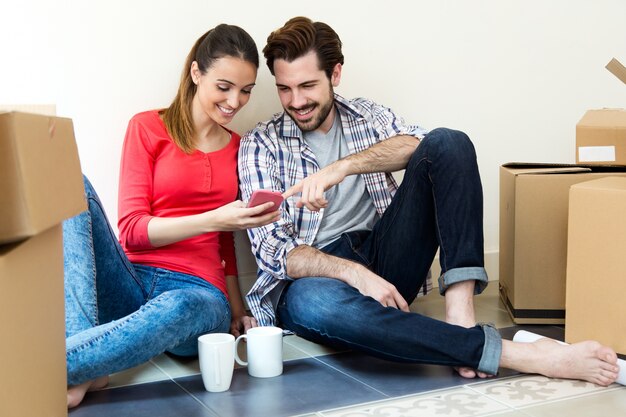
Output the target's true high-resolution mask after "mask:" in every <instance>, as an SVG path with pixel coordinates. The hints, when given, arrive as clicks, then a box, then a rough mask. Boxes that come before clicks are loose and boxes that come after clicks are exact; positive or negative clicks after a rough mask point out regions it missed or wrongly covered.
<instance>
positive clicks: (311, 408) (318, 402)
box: [70, 283, 626, 417]
mask: <svg viewBox="0 0 626 417" xmlns="http://www.w3.org/2000/svg"><path fill="white" fill-rule="evenodd" d="M494 284H496V285H494ZM412 309H413V310H414V311H418V312H420V313H423V314H428V315H430V316H433V317H436V318H443V317H444V304H443V299H442V297H440V296H439V295H438V294H436V293H433V294H431V295H429V296H427V297H425V298H421V299H419V300H418V301H417V302H415V303H414V304H413V305H412ZM476 314H477V320H478V321H486V322H493V323H495V324H496V326H497V327H498V328H499V329H500V332H501V333H502V335H503V337H505V338H507V339H511V338H512V337H513V334H514V333H515V331H517V330H519V329H520V328H525V329H527V330H530V331H533V332H536V333H541V334H544V335H546V336H550V337H554V338H558V339H562V338H563V329H562V328H560V327H559V326H523V327H520V326H514V324H513V323H512V322H511V320H510V318H509V316H508V314H507V312H506V311H505V310H504V306H503V305H502V303H501V301H500V300H499V297H498V294H497V283H492V285H490V286H489V287H488V289H487V291H486V292H485V293H484V294H482V295H480V296H479V297H477V298H476ZM283 347H284V352H283V353H284V359H285V363H284V372H283V375H281V376H280V377H276V378H268V379H260V378H253V377H250V376H248V374H247V372H246V369H245V368H240V367H237V368H236V369H235V374H234V376H233V382H232V384H231V387H230V390H229V391H227V392H224V393H209V392H206V391H205V390H204V387H203V385H202V381H201V378H200V375H199V368H198V361H197V360H196V359H194V360H190V359H186V360H181V359H180V358H172V357H170V356H167V355H161V356H159V357H157V358H154V359H153V360H152V361H150V362H149V363H147V364H145V365H142V366H139V367H137V368H134V369H131V370H128V371H126V372H122V373H119V374H115V375H113V376H112V377H111V383H110V384H109V387H108V388H107V389H104V390H101V391H97V392H92V393H89V394H88V395H87V397H86V398H85V401H84V402H83V404H82V405H81V406H79V407H78V408H76V409H74V410H72V411H71V412H70V417H82V416H89V417H101V416H102V417H103V416H115V417H125V416H129V417H130V416H132V417H142V416H146V417H169V416H189V417H195V416H203V417H204V416H210V417H217V416H220V417H230V416H233V417H247V416H251V417H264V416H267V417H280V416H301V417H309V416H318V417H327V416H333V417H339V416H342V417H357V416H371V417H374V416H378V417H401V416H402V417H409V416H420V417H427V416H508V417H548V416H567V417H579V416H580V417H583V416H584V417H593V416H602V417H604V416H626V387H623V386H621V385H612V386H610V387H607V388H603V387H598V386H595V385H593V384H588V383H582V382H573V381H565V380H553V379H548V378H544V377H541V376H536V375H520V374H517V373H515V372H512V371H503V372H501V374H500V375H498V377H496V378H491V379H489V380H467V379H463V378H461V377H459V376H458V375H456V374H455V373H454V372H453V371H452V370H451V369H449V368H447V367H440V366H427V365H410V364H398V363H391V362H386V361H382V360H378V359H375V358H372V357H369V356H366V355H363V354H360V353H356V352H337V351H334V350H331V349H329V348H326V347H324V346H320V345H317V344H314V343H311V342H308V341H306V340H304V339H301V338H299V337H297V336H293V335H292V336H286V337H285V338H284V344H283ZM241 353H242V354H243V352H241Z"/></svg>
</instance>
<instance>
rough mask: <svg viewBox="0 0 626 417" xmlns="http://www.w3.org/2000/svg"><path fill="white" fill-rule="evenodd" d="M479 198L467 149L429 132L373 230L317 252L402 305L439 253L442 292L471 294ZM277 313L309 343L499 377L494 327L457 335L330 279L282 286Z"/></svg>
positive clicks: (480, 258)
mask: <svg viewBox="0 0 626 417" xmlns="http://www.w3.org/2000/svg"><path fill="white" fill-rule="evenodd" d="M482 198H483V197H482V185H481V182H480V176H479V173H478V166H477V163H476V153H475V150H474V146H473V145H472V143H471V141H470V140H469V138H468V137H467V136H466V135H465V134H464V133H462V132H458V131H453V130H449V129H436V130H433V131H432V132H430V133H429V134H428V135H426V137H425V138H424V139H423V140H422V142H421V143H420V145H419V146H418V147H417V150H416V151H415V153H414V154H413V156H412V157H411V159H410V161H409V163H408V165H407V169H406V172H405V175H404V179H403V181H402V184H401V186H400V187H399V189H398V191H397V193H396V195H395V196H394V198H393V200H392V202H391V204H390V206H389V208H388V209H387V210H386V211H385V213H384V215H383V216H382V217H381V219H380V220H379V221H378V222H377V224H376V225H375V226H374V229H373V230H372V231H371V232H369V231H363V232H351V233H348V234H343V235H342V236H341V237H340V238H339V239H338V240H336V241H334V242H332V243H331V244H329V245H328V246H326V247H324V248H322V251H324V252H326V253H328V254H331V255H334V256H338V257H342V258H346V259H351V260H353V261H355V262H359V263H361V264H363V265H365V266H367V267H368V268H369V269H370V270H372V271H373V272H375V273H376V274H378V275H379V276H381V277H383V278H385V279H386V280H387V281H389V282H391V283H392V284H393V285H395V287H396V288H397V290H398V291H399V292H400V294H401V295H402V296H403V297H404V299H405V300H406V301H407V302H408V303H411V302H412V301H413V300H414V299H415V297H416V296H417V293H418V290H419V289H420V288H421V287H422V285H423V283H424V280H425V279H426V276H427V274H428V270H429V268H430V266H431V264H432V261H433V259H434V256H435V254H436V251H437V248H439V249H440V262H441V270H442V275H441V276H440V277H439V288H440V291H441V293H442V294H443V293H445V290H446V289H447V288H448V287H449V286H450V285H452V284H455V283H458V282H462V281H466V280H475V282H476V286H475V288H476V291H475V292H476V293H480V292H482V290H483V289H484V288H485V286H486V285H487V274H486V272H485V269H484V253H483V250H484V249H483V208H482ZM277 313H278V318H279V320H280V322H281V323H282V325H283V326H284V327H286V328H288V329H290V330H292V331H294V332H295V333H297V334H299V335H301V336H303V337H305V338H307V339H311V340H313V341H316V342H320V343H325V344H329V345H333V346H337V347H342V348H346V347H347V348H350V349H356V350H360V351H364V352H367V353H369V354H371V355H374V356H378V357H381V358H385V359H389V360H394V361H403V362H419V363H428V364H439V365H450V366H469V367H472V368H474V369H478V370H480V371H483V372H486V373H489V374H496V373H497V371H498V364H499V360H500V354H501V349H502V346H501V343H502V342H501V339H500V335H499V334H498V332H497V330H495V329H494V328H492V327H490V326H487V325H477V326H475V327H473V328H470V329H466V328H463V327H460V326H455V325H451V324H447V323H445V322H442V321H438V320H435V319H432V318H429V317H426V316H423V315H420V314H416V313H405V312H402V311H400V310H398V309H395V308H392V307H383V306H382V305H381V304H380V303H379V302H378V301H376V300H374V299H373V298H371V297H367V296H363V295H362V294H361V293H359V291H358V290H357V289H355V288H353V287H351V286H349V285H348V284H345V283H343V282H342V281H339V280H336V279H328V278H324V277H308V278H304V279H303V278H300V279H297V280H295V281H293V282H291V283H290V284H289V285H288V286H287V288H286V289H285V291H284V292H283V295H282V297H281V300H280V302H279V305H278V311H277Z"/></svg>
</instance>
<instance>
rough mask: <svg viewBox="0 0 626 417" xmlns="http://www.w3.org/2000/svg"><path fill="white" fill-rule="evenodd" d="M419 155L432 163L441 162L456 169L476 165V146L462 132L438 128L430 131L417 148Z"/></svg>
mask: <svg viewBox="0 0 626 417" xmlns="http://www.w3.org/2000/svg"><path fill="white" fill-rule="evenodd" d="M420 148H421V149H420ZM417 153H420V154H421V155H422V157H425V158H426V159H427V160H429V161H430V162H433V163H437V162H441V163H445V164H450V166H454V167H459V166H462V165H464V164H466V163H470V164H472V165H473V164H475V163H476V151H475V149H474V145H473V143H472V141H471V140H470V138H469V137H468V136H467V135H466V134H465V133H464V132H461V131H460V130H453V129H448V128H437V129H434V130H432V131H430V132H429V133H428V134H427V135H426V136H425V137H424V139H422V142H421V143H420V145H419V146H418V147H417V150H416V154H417Z"/></svg>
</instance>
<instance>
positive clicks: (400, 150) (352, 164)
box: [283, 135, 419, 211]
mask: <svg viewBox="0 0 626 417" xmlns="http://www.w3.org/2000/svg"><path fill="white" fill-rule="evenodd" d="M418 145H419V140H418V139H417V138H416V137H414V136H407V135H400V136H394V137H391V138H389V139H386V140H384V141H382V142H379V143H377V144H375V145H373V146H371V147H369V148H367V149H366V150H364V151H361V152H358V153H355V154H352V155H349V156H347V157H345V158H342V159H339V160H337V161H335V162H333V163H332V164H330V165H328V166H326V167H324V168H323V169H321V170H319V171H318V172H316V173H315V174H312V175H309V176H308V177H306V178H305V179H303V180H302V181H301V182H299V183H298V184H296V185H294V186H293V187H291V188H289V189H288V190H287V191H285V192H284V193H283V196H284V197H285V198H288V197H291V196H292V195H294V194H297V193H300V192H301V193H302V196H301V198H300V200H299V201H298V202H297V203H296V207H302V206H306V207H307V208H308V209H309V210H314V211H318V210H320V209H322V208H324V207H326V206H327V205H328V201H327V200H326V199H325V198H324V192H325V191H326V190H328V189H329V188H330V187H332V186H334V185H337V184H339V183H340V182H341V181H343V180H344V179H345V178H346V177H347V176H348V175H356V174H366V173H370V172H393V171H398V170H400V169H403V168H405V167H406V165H407V164H408V162H409V159H410V158H411V155H413V153H414V152H415V149H416V148H417V146H418Z"/></svg>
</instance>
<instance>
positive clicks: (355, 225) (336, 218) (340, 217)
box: [303, 113, 378, 248]
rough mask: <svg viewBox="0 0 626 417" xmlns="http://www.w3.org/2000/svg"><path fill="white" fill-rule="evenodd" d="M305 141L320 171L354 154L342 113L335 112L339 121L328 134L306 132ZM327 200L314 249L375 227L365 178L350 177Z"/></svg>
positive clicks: (333, 190)
mask: <svg viewBox="0 0 626 417" xmlns="http://www.w3.org/2000/svg"><path fill="white" fill-rule="evenodd" d="M303 138H304V142H305V143H306V144H307V145H308V146H309V148H311V150H312V151H313V154H314V155H315V159H316V160H317V163H318V165H319V167H320V169H321V168H324V167H325V166H327V165H330V164H331V163H333V162H335V161H336V160H338V159H341V158H343V157H346V156H348V155H349V154H350V150H349V149H348V144H347V142H346V138H345V137H344V134H343V131H342V130H341V119H340V116H339V113H335V121H334V123H333V126H332V128H331V129H330V130H329V131H328V133H326V134H324V133H320V132H317V131H314V132H305V133H304V134H303ZM325 197H326V200H328V206H327V207H326V208H325V209H324V213H323V214H322V222H321V223H320V228H319V230H318V232H317V235H316V236H315V240H314V241H313V246H314V247H316V248H322V247H324V246H326V245H328V244H329V243H331V242H333V241H335V240H337V239H338V238H339V237H340V236H341V234H342V233H346V232H350V231H354V230H372V227H374V223H375V222H376V220H377V218H378V215H377V213H376V209H375V208H374V203H373V201H372V198H371V197H370V195H369V193H368V192H367V189H366V188H365V181H363V178H362V177H361V175H350V176H348V177H346V178H345V179H344V180H343V181H342V182H341V183H340V184H337V185H335V186H334V187H332V188H330V189H328V190H326V193H325Z"/></svg>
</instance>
